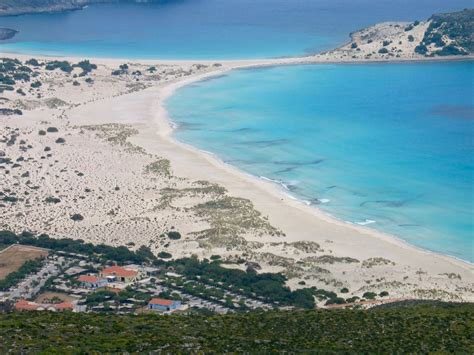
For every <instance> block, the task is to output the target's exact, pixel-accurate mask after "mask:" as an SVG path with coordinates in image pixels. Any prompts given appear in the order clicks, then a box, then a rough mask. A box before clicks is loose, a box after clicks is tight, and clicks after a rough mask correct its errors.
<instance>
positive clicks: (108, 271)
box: [102, 265, 138, 277]
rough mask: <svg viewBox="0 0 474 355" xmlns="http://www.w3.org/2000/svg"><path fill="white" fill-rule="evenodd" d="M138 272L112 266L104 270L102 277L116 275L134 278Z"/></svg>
mask: <svg viewBox="0 0 474 355" xmlns="http://www.w3.org/2000/svg"><path fill="white" fill-rule="evenodd" d="M137 274H138V272H136V271H135V270H130V269H125V268H123V267H121V266H117V265H115V266H111V267H108V268H105V269H104V270H102V275H115V276H119V277H132V276H136V275H137Z"/></svg>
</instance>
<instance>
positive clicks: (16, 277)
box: [0, 259, 43, 291]
mask: <svg viewBox="0 0 474 355" xmlns="http://www.w3.org/2000/svg"><path fill="white" fill-rule="evenodd" d="M42 265H43V259H36V260H28V261H26V262H25V263H24V264H23V265H22V266H21V267H20V268H19V269H18V270H17V271H15V272H12V273H10V274H8V275H7V277H5V278H4V279H3V280H0V291H5V290H8V289H9V288H10V287H12V286H15V285H16V284H17V283H18V282H19V281H21V280H23V279H24V278H25V277H26V276H27V275H28V274H31V273H35V272H38V271H39V270H40V269H41V266H42Z"/></svg>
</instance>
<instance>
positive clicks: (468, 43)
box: [415, 9, 474, 56]
mask: <svg viewBox="0 0 474 355" xmlns="http://www.w3.org/2000/svg"><path fill="white" fill-rule="evenodd" d="M473 19H474V10H473V9H470V10H468V9H466V10H464V11H459V12H453V13H448V14H438V15H433V16H432V17H431V18H430V20H431V23H430V25H429V26H428V29H427V30H426V32H425V34H424V37H423V40H422V41H421V43H420V45H419V46H418V47H417V48H416V49H415V51H416V53H418V54H422V55H425V54H426V53H427V52H428V48H427V47H428V46H430V45H434V46H435V47H437V48H440V49H439V50H437V51H435V52H434V53H433V54H434V55H440V56H446V55H466V54H469V53H472V52H473V51H474V41H473V36H472V33H473V32H474V21H473ZM446 38H449V40H450V41H449V42H450V43H449V44H447V43H446V40H445V39H446Z"/></svg>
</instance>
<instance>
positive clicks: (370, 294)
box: [362, 292, 377, 300]
mask: <svg viewBox="0 0 474 355" xmlns="http://www.w3.org/2000/svg"><path fill="white" fill-rule="evenodd" d="M376 296H377V294H376V293H374V292H365V293H364V294H363V295H362V297H363V298H365V299H368V300H373V299H375V297H376Z"/></svg>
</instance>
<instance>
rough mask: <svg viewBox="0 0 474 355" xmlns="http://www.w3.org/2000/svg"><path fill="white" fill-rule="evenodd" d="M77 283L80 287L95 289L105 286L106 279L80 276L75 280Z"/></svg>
mask: <svg viewBox="0 0 474 355" xmlns="http://www.w3.org/2000/svg"><path fill="white" fill-rule="evenodd" d="M77 281H79V282H80V283H81V286H82V287H86V288H92V289H96V288H100V287H105V286H107V279H105V278H100V277H97V276H91V275H81V276H79V277H78V278H77Z"/></svg>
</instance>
